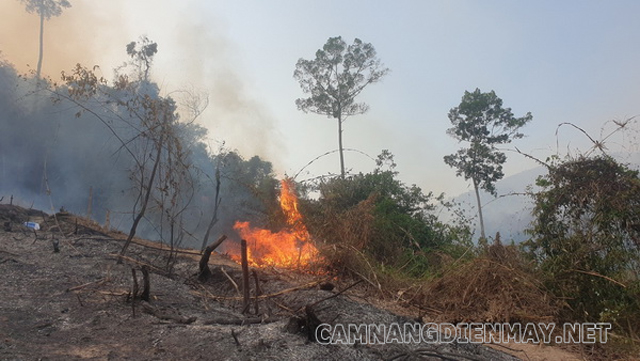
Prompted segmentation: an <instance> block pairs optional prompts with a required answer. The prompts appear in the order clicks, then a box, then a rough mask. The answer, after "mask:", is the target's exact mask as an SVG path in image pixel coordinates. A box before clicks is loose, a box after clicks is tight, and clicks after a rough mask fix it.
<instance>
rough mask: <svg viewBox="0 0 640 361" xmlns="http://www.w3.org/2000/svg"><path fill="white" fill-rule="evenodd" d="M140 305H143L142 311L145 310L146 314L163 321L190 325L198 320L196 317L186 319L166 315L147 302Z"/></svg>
mask: <svg viewBox="0 0 640 361" xmlns="http://www.w3.org/2000/svg"><path fill="white" fill-rule="evenodd" d="M140 304H141V305H142V309H143V310H144V312H145V313H148V314H150V315H152V316H155V317H157V318H159V319H161V320H166V321H173V322H176V323H181V324H185V325H188V324H191V323H194V322H195V321H196V320H197V319H198V318H197V317H195V316H192V317H184V316H179V315H174V314H170V313H165V312H162V311H160V310H158V309H157V308H155V307H153V306H152V305H150V304H149V303H147V302H141V303H140Z"/></svg>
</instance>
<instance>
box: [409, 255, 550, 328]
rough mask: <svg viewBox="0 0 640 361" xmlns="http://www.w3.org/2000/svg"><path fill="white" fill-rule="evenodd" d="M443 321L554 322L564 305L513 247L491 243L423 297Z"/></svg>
mask: <svg viewBox="0 0 640 361" xmlns="http://www.w3.org/2000/svg"><path fill="white" fill-rule="evenodd" d="M420 300H421V301H420V302H421V303H422V304H423V305H424V306H428V307H425V308H426V309H428V310H431V312H429V314H428V315H429V316H430V317H432V318H433V319H435V320H436V321H440V322H452V323H457V322H492V323H493V322H522V323H526V322H552V321H553V320H555V318H556V316H557V314H558V312H559V309H560V304H559V302H558V300H556V299H555V298H553V297H552V296H551V295H550V294H549V293H548V292H546V291H545V290H544V288H543V286H542V284H541V282H540V281H539V280H538V279H537V278H536V276H535V274H533V273H532V272H531V271H530V270H529V269H527V264H526V263H525V262H524V261H523V260H522V259H521V257H520V255H519V253H518V250H517V249H516V248H514V247H510V246H509V247H505V246H502V245H500V244H497V245H492V246H490V247H489V248H488V249H487V252H486V253H485V254H484V255H482V256H480V257H477V258H475V259H473V260H472V261H470V262H467V263H464V264H460V265H458V266H456V268H455V269H451V270H449V271H448V272H446V273H445V274H444V276H443V277H441V278H440V279H437V280H435V281H434V282H432V283H430V284H429V285H428V286H427V287H426V288H425V290H424V293H423V294H422V295H421V297H420Z"/></svg>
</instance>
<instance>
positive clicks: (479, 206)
mask: <svg viewBox="0 0 640 361" xmlns="http://www.w3.org/2000/svg"><path fill="white" fill-rule="evenodd" d="M473 189H474V190H475V191H476V201H477V202H478V218H479V219H480V239H487V237H486V235H485V233H484V218H483V217H482V204H481V203H480V193H479V191H478V182H477V181H476V180H475V179H474V180H473Z"/></svg>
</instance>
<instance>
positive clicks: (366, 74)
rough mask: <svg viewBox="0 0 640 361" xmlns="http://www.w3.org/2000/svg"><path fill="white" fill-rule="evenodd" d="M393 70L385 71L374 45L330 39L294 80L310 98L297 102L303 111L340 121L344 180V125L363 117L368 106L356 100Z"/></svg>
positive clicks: (301, 63) (302, 65) (301, 65)
mask: <svg viewBox="0 0 640 361" xmlns="http://www.w3.org/2000/svg"><path fill="white" fill-rule="evenodd" d="M388 72H389V69H387V68H383V66H382V64H381V62H380V60H379V59H378V58H377V57H376V50H375V49H374V47H373V45H371V44H369V43H363V42H362V40H360V39H357V38H356V39H355V40H354V41H353V44H352V45H348V46H347V44H346V43H345V42H344V40H342V38H341V37H339V36H338V37H334V38H329V40H327V43H326V44H325V45H324V46H323V47H322V49H320V50H318V51H317V52H316V58H315V59H313V60H305V59H299V60H298V62H297V63H296V70H295V71H294V73H293V77H294V78H295V79H296V80H298V82H299V83H300V87H301V88H302V91H303V92H304V93H305V94H309V95H310V96H309V97H308V98H300V99H297V100H296V105H297V106H298V109H299V110H302V111H304V112H312V113H315V114H321V115H326V116H328V117H329V118H335V119H337V121H338V147H339V148H338V149H339V151H340V172H341V173H340V174H341V175H342V176H343V177H344V175H345V169H344V155H343V147H342V123H343V122H344V121H345V120H346V119H347V117H349V116H351V115H356V114H363V113H365V112H366V111H367V110H368V108H369V107H368V106H367V105H366V104H365V103H356V102H355V98H356V97H357V96H358V95H359V94H360V93H361V92H362V91H363V90H364V88H365V87H366V86H367V85H369V84H373V83H376V82H378V81H380V79H382V77H384V76H385V75H386V74H387V73H388Z"/></svg>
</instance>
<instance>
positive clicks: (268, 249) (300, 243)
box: [232, 179, 318, 267]
mask: <svg viewBox="0 0 640 361" xmlns="http://www.w3.org/2000/svg"><path fill="white" fill-rule="evenodd" d="M281 185H282V188H281V190H280V208H282V211H283V212H284V214H285V216H286V217H287V226H288V227H287V228H286V229H283V230H281V231H280V232H276V233H273V232H271V231H270V230H268V229H261V228H253V227H251V225H250V224H249V222H239V221H238V222H236V223H235V225H234V226H233V228H234V229H235V230H236V231H238V233H239V234H240V236H241V237H242V238H243V239H245V240H246V241H247V246H248V247H247V258H248V260H249V264H250V265H252V266H255V267H260V266H277V267H300V266H304V265H307V264H309V263H310V262H312V261H314V260H315V259H317V257H318V250H317V248H316V247H315V246H314V245H313V244H312V243H311V241H310V237H309V232H308V231H307V227H306V226H305V225H304V222H303V221H302V215H301V214H300V212H299V211H298V198H297V197H296V195H295V192H294V189H293V182H292V181H291V180H286V179H283V180H282V181H281ZM232 258H233V259H235V260H236V261H239V260H240V256H232Z"/></svg>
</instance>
